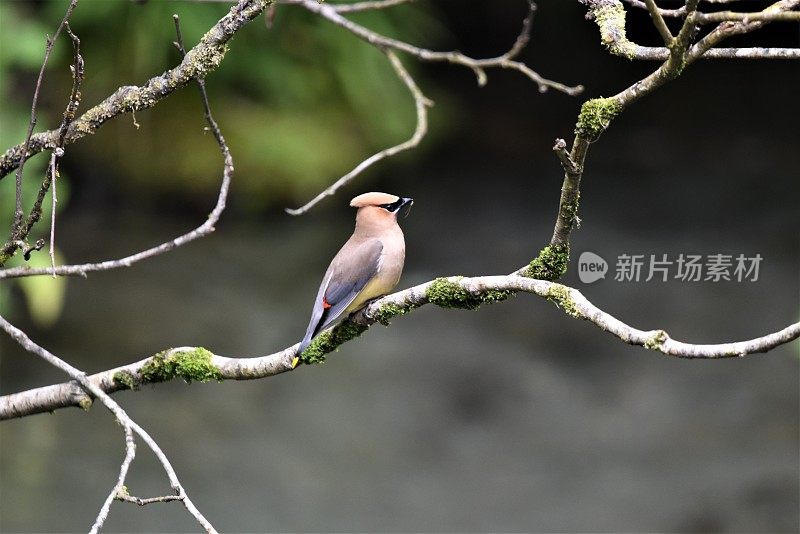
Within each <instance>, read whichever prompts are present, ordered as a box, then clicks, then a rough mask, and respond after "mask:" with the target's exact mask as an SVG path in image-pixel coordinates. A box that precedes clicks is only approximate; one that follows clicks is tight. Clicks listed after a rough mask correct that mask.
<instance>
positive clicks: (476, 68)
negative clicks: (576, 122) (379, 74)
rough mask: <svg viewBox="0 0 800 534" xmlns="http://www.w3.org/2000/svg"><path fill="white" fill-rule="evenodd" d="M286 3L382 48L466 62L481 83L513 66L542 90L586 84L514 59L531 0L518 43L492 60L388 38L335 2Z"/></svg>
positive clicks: (304, 0) (571, 91)
mask: <svg viewBox="0 0 800 534" xmlns="http://www.w3.org/2000/svg"><path fill="white" fill-rule="evenodd" d="M286 3H288V4H299V5H301V6H303V7H304V8H306V9H307V10H309V11H311V12H312V13H316V14H317V15H320V16H321V17H322V18H324V19H327V20H329V21H330V22H332V23H334V24H336V25H337V26H341V27H342V28H344V29H346V30H348V31H349V32H351V33H353V34H354V35H356V36H357V37H359V38H360V39H362V40H364V41H366V42H368V43H370V44H371V45H374V46H377V47H379V48H393V49H395V50H399V51H401V52H405V53H407V54H411V55H412V56H414V57H416V58H418V59H420V60H422V61H430V62H445V63H452V64H454V65H462V66H464V67H467V68H470V69H472V70H473V72H475V75H476V76H477V78H478V84H479V85H485V84H486V72H485V69H488V68H502V69H512V70H516V71H519V72H521V73H523V74H524V75H525V76H527V77H528V78H530V79H531V80H532V81H533V82H534V83H536V84H537V85H538V86H539V90H540V91H542V92H544V91H547V90H548V89H555V90H557V91H561V92H563V93H566V94H568V95H576V94H579V93H580V92H581V91H582V90H583V87H582V86H580V85H578V86H575V87H569V86H566V85H564V84H562V83H559V82H555V81H552V80H548V79H546V78H543V77H541V76H540V75H539V74H537V73H536V72H534V71H533V70H531V69H530V68H529V67H528V66H527V65H525V64H524V63H521V62H519V61H515V60H514V58H515V57H516V56H517V55H518V54H519V52H520V51H521V50H522V47H521V46H518V44H519V43H521V42H522V43H526V42H527V40H528V34H529V32H530V25H531V23H530V17H531V16H532V13H533V12H534V11H535V5H534V4H533V3H529V6H530V10H529V13H528V17H526V19H525V22H524V23H523V30H522V32H521V34H520V36H519V37H518V38H517V40H516V41H515V43H514V46H513V47H512V48H511V49H510V50H509V51H508V52H506V53H505V54H503V55H500V56H497V57H494V58H488V59H474V58H471V57H469V56H465V55H464V54H462V53H460V52H435V51H433V50H428V49H425V48H420V47H417V46H414V45H410V44H408V43H406V42H404V41H399V40H397V39H392V38H390V37H385V36H383V35H380V34H378V33H375V32H373V31H372V30H369V29H367V28H365V27H364V26H361V25H359V24H356V23H355V22H353V21H351V20H349V19H346V18H344V17H343V16H341V15H340V14H339V13H338V12H337V11H336V10H335V9H334V8H333V7H332V6H331V5H329V4H323V3H319V2H317V1H316V0H288V1H287V2H286Z"/></svg>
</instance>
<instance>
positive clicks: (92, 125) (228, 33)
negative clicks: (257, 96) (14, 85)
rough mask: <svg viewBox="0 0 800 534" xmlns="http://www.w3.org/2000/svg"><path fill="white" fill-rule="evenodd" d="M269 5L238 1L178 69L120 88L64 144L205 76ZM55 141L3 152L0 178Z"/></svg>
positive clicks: (38, 139)
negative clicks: (232, 42)
mask: <svg viewBox="0 0 800 534" xmlns="http://www.w3.org/2000/svg"><path fill="white" fill-rule="evenodd" d="M271 2H272V0H239V2H237V3H236V5H234V6H233V7H232V8H231V10H230V12H229V13H228V14H227V15H225V16H224V17H222V18H221V19H220V20H219V22H217V23H216V24H215V25H214V26H213V27H212V28H211V29H210V30H209V31H208V32H207V33H206V34H205V35H204V36H203V37H202V38H201V39H200V42H199V43H198V44H197V45H195V47H194V48H192V49H191V50H189V52H188V53H187V54H186V56H185V57H184V58H183V61H181V63H180V64H179V65H178V66H177V67H175V68H173V69H170V70H167V71H165V72H164V73H162V74H161V75H160V76H156V77H154V78H151V79H150V80H148V81H147V83H145V84H144V85H141V86H124V87H120V88H119V89H117V90H116V91H115V92H114V94H112V95H111V96H109V97H108V98H106V99H105V100H104V101H103V102H101V103H100V104H98V105H96V106H95V107H93V108H91V109H89V110H88V111H86V112H85V113H84V114H83V115H81V116H80V117H79V118H77V119H76V120H75V122H73V123H72V124H71V125H70V127H69V129H68V131H67V135H66V137H65V141H66V143H67V144H69V143H73V142H75V141H77V140H78V139H81V138H82V137H84V136H86V135H90V134H93V133H95V132H96V131H97V129H98V128H100V127H101V126H102V125H103V124H105V123H106V122H107V121H108V120H110V119H112V118H114V117H116V116H118V115H121V114H123V113H130V112H134V111H139V110H141V109H147V108H151V107H153V106H155V105H156V104H157V103H158V102H160V101H161V100H163V99H164V98H166V97H167V96H169V95H170V94H172V93H173V92H174V91H175V90H177V89H180V88H181V87H183V86H185V85H187V84H188V83H189V82H192V81H194V80H196V79H198V78H205V77H206V76H208V75H209V74H210V73H211V72H213V71H214V70H215V69H216V68H217V67H218V66H219V65H220V63H221V62H222V60H223V58H224V57H225V53H226V52H227V43H228V41H230V39H231V37H233V35H234V34H235V33H236V32H237V31H239V30H240V29H241V28H243V27H244V26H245V25H246V24H247V23H248V22H250V21H251V20H253V19H254V18H256V17H257V16H258V15H259V14H261V13H262V12H263V11H264V10H265V9H266V7H267V6H268V5H270V4H271ZM57 139H58V131H57V130H50V131H47V132H42V133H38V134H35V135H33V136H32V137H31V141H30V144H29V146H28V147H27V148H26V146H25V143H23V144H20V145H17V146H14V147H11V148H9V149H8V150H6V152H5V153H4V154H3V155H2V156H0V179H2V177H3V176H5V175H7V174H8V173H9V172H11V171H12V170H14V169H15V168H18V166H19V165H20V163H21V162H22V161H23V160H26V159H28V158H30V157H31V156H33V155H35V154H38V153H39V152H41V151H42V150H45V149H51V148H54V147H55V146H56V141H57ZM23 154H24V157H23Z"/></svg>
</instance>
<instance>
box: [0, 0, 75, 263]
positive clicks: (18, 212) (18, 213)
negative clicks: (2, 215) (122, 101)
mask: <svg viewBox="0 0 800 534" xmlns="http://www.w3.org/2000/svg"><path fill="white" fill-rule="evenodd" d="M77 4H78V0H71V1H70V3H69V5H68V6H67V11H66V12H65V13H64V18H63V19H61V23H60V24H59V25H58V28H56V32H55V33H54V34H53V37H52V38H50V37H49V36H48V37H47V44H46V45H45V49H44V59H43V60H42V66H41V68H40V69H39V76H38V77H37V78H36V87H35V88H34V90H33V102H32V103H31V119H30V122H29V123H28V132H27V134H26V135H25V142H24V143H23V144H22V147H21V153H22V154H23V158H22V161H21V162H20V164H19V166H18V167H17V174H16V185H15V199H14V200H15V202H14V223H13V225H12V227H11V237H10V238H9V242H17V241H21V240H24V239H25V237H24V236H22V235H21V230H22V221H23V217H24V216H25V214H24V212H23V211H22V172H23V167H24V160H25V159H27V158H28V157H30V156H29V155H28V152H29V151H30V146H31V137H32V136H33V129H34V128H35V127H36V114H37V108H38V106H39V93H40V92H41V89H42V80H43V79H44V71H45V68H46V67H47V62H48V61H49V60H50V54H51V53H52V51H53V46H54V44H55V42H56V39H58V36H59V35H60V34H61V30H62V29H64V27H65V26H66V24H67V21H68V20H69V17H70V16H71V15H72V11H73V10H74V9H75V6H76V5H77ZM9 252H10V253H11V254H13V253H14V248H12V249H11V250H10V251H8V250H7V246H4V247H3V250H0V260H2V261H0V266H2V265H3V264H4V263H5V258H6V256H7V255H8V254H9Z"/></svg>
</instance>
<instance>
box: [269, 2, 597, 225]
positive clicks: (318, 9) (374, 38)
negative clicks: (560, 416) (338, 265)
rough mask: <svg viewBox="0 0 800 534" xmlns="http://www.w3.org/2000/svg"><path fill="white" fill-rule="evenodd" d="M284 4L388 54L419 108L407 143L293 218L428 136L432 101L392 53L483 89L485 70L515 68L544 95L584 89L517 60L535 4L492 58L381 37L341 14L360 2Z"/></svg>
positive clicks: (354, 172) (362, 167) (348, 176)
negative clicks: (438, 66) (470, 76)
mask: <svg viewBox="0 0 800 534" xmlns="http://www.w3.org/2000/svg"><path fill="white" fill-rule="evenodd" d="M284 3H287V4H298V5H301V6H303V7H304V8H306V9H308V10H309V11H311V12H313V13H316V14H318V15H320V16H322V17H323V18H325V19H327V20H329V21H331V22H332V23H334V24H336V25H337V26H341V27H342V28H344V29H346V30H348V31H350V32H351V33H353V34H354V35H356V36H357V37H359V38H361V39H363V40H364V41H366V42H368V43H370V44H372V45H374V46H376V47H377V48H379V49H380V50H381V51H383V52H384V53H385V54H387V56H388V57H389V60H390V61H391V62H392V66H393V67H394V69H395V72H396V73H397V75H398V76H399V77H400V79H402V80H403V82H404V83H405V84H406V87H408V89H409V91H411V94H412V95H413V96H414V100H415V103H416V108H417V127H416V129H415V131H414V134H413V135H412V137H411V138H410V139H409V140H408V141H406V142H404V143H401V144H399V145H396V146H393V147H391V148H388V149H385V150H382V151H381V152H378V153H376V154H374V155H372V156H370V157H369V158H367V159H366V160H364V161H362V162H361V163H360V164H359V165H358V166H356V167H355V168H354V169H353V170H352V171H350V172H349V173H348V174H346V175H344V176H342V177H341V178H339V179H338V180H337V181H336V182H335V183H334V184H333V185H331V186H330V187H328V188H327V189H325V190H324V191H322V192H321V193H319V194H318V195H317V196H315V197H314V198H313V199H312V200H311V201H309V202H307V203H306V204H304V205H303V206H301V207H299V208H296V209H291V208H287V209H286V212H287V213H289V214H290V215H302V214H303V213H306V212H307V211H308V210H310V209H311V208H312V207H314V206H315V205H316V204H317V203H319V202H320V201H321V200H323V199H324V198H326V197H329V196H332V195H334V194H335V193H336V191H338V190H339V189H340V188H341V187H343V186H344V185H346V184H348V183H349V182H350V181H352V180H353V178H355V177H356V176H358V175H359V174H361V172H363V171H364V170H365V169H367V168H368V167H370V166H371V165H373V164H374V163H376V162H378V161H380V160H382V159H384V158H386V157H389V156H392V155H394V154H396V153H398V152H401V151H403V150H408V149H410V148H414V147H416V146H417V145H418V144H419V142H420V141H421V139H422V138H423V137H424V135H425V133H426V132H427V112H426V109H425V108H426V106H430V105H431V102H430V101H429V100H428V99H427V98H425V96H424V95H423V94H422V92H421V91H420V90H419V88H418V87H417V85H416V83H415V82H414V80H413V79H412V78H411V76H410V75H409V73H408V71H406V70H405V68H404V67H403V66H402V64H401V63H400V61H399V59H398V58H397V57H396V56H395V55H394V52H393V50H398V51H402V52H406V53H408V54H411V55H413V56H414V57H416V58H418V59H421V60H423V61H434V62H435V61H443V62H448V63H453V64H457V65H462V66H465V67H468V68H470V69H472V71H473V72H474V73H475V75H476V76H477V79H478V85H480V86H483V85H485V84H486V82H487V77H486V69H487V68H494V67H496V68H504V69H513V70H517V71H519V72H521V73H523V74H524V75H525V76H527V77H528V78H530V79H531V80H532V81H533V82H535V83H536V84H537V85H538V86H539V90H540V91H541V92H544V91H546V90H547V89H548V88H554V89H556V90H559V91H562V92H565V93H567V94H569V95H576V94H578V93H580V92H581V91H582V90H583V87H582V86H576V87H567V86H565V85H563V84H560V83H558V82H553V81H551V80H547V79H545V78H542V77H541V76H540V75H539V74H537V73H536V72H534V71H533V70H532V69H530V68H529V67H528V66H527V65H525V64H524V63H521V62H519V61H515V60H514V58H516V57H517V56H518V55H519V54H520V53H521V52H522V50H523V49H524V48H525V46H527V44H528V41H529V40H530V32H531V27H532V24H533V15H534V13H535V12H536V5H535V4H534V3H533V2H528V7H529V9H528V14H527V16H526V17H525V19H524V20H523V22H522V30H521V31H520V33H519V35H518V36H517V39H516V40H515V41H514V44H513V45H512V46H511V48H510V49H509V50H508V51H507V52H506V53H505V54H503V55H501V56H498V57H495V58H490V59H473V58H470V57H468V56H465V55H463V54H461V53H460V52H434V51H431V50H427V49H424V48H418V47H416V46H413V45H410V44H408V43H406V42H403V41H398V40H396V39H391V38H389V37H385V36H383V35H380V34H378V33H376V32H373V31H372V30H369V29H367V28H365V27H364V26H361V25H359V24H356V23H355V22H352V21H351V20H349V19H346V18H344V17H342V16H341V15H340V13H342V12H349V11H348V10H346V9H344V10H343V9H339V8H340V7H342V6H345V5H348V6H350V5H352V6H357V5H361V4H360V3H359V4H333V5H331V4H321V3H319V2H316V1H315V0H286V1H285V2H284ZM364 4H373V3H372V2H365V3H364Z"/></svg>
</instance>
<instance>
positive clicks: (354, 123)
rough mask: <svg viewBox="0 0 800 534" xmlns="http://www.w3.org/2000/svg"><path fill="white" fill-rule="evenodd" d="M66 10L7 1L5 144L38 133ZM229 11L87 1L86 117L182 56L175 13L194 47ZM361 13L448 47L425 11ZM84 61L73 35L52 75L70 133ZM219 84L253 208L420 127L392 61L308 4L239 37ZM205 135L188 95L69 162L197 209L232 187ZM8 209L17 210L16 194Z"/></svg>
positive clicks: (337, 171) (394, 31)
mask: <svg viewBox="0 0 800 534" xmlns="http://www.w3.org/2000/svg"><path fill="white" fill-rule="evenodd" d="M66 5H67V1H66V0H46V1H44V2H19V1H10V0H0V93H1V94H2V99H3V105H2V106H0V145H2V147H3V149H5V148H7V147H9V146H11V145H13V144H16V143H19V142H20V141H21V140H22V139H23V138H24V132H25V128H26V126H27V120H28V112H29V109H28V108H29V106H30V98H31V95H32V87H33V85H34V81H35V76H36V72H37V70H38V68H39V66H40V64H41V60H42V55H43V49H44V39H45V37H44V36H45V34H47V33H51V34H52V32H53V31H54V30H55V28H56V26H57V25H58V22H59V20H60V19H61V17H62V16H63V13H64V11H65V8H66ZM229 9H230V3H225V2H196V1H166V0H161V1H158V0H150V1H149V2H133V1H130V0H102V1H98V0H82V1H80V2H79V3H78V6H77V8H76V10H75V12H74V13H73V15H72V18H71V20H70V24H71V26H72V28H73V30H74V31H75V33H76V34H77V35H78V36H79V37H80V39H81V43H82V44H81V48H82V53H83V56H84V59H85V61H86V79H85V81H84V84H83V90H82V93H83V99H82V103H81V108H80V110H79V111H80V112H83V111H85V110H86V109H88V108H89V107H91V106H93V105H95V104H96V103H98V102H99V101H101V100H102V99H103V98H105V97H106V96H108V95H109V94H111V93H112V92H113V91H114V90H115V89H116V88H117V87H119V86H122V85H131V84H137V85H138V84H141V83H143V82H144V81H146V80H147V79H148V78H150V77H152V76H156V75H159V74H161V73H162V72H163V71H164V70H166V69H168V68H170V67H172V66H174V65H176V64H177V63H178V62H179V60H180V58H179V54H178V52H177V50H176V49H175V47H174V46H173V45H172V42H173V41H174V39H175V35H174V26H173V21H172V14H173V13H177V14H178V15H179V16H180V20H181V27H182V31H183V36H184V39H185V44H186V46H187V48H189V47H191V46H193V45H194V44H195V43H196V42H197V41H198V40H199V38H200V37H201V36H202V35H203V33H205V32H206V31H207V30H208V29H209V28H210V27H211V26H212V25H213V24H214V23H215V22H216V21H217V20H219V18H221V17H222V16H223V15H224V14H225V13H227V11H228V10H229ZM352 18H353V20H356V21H357V22H359V23H361V24H364V25H366V26H368V27H370V28H372V29H374V30H376V31H378V32H381V33H383V34H385V35H388V36H392V37H397V38H401V39H405V40H408V41H410V42H414V43H419V44H424V45H426V46H435V45H436V41H437V39H438V37H439V36H441V35H442V34H443V30H442V28H441V27H440V26H439V24H438V23H437V22H436V20H435V16H434V15H433V14H432V13H431V12H430V11H428V10H426V7H425V6H424V4H421V3H420V4H413V5H409V6H400V7H397V8H393V9H385V10H380V11H376V12H371V13H363V14H354V15H352ZM70 61H71V47H70V46H69V41H68V40H67V39H66V37H62V38H61V39H60V40H59V42H58V43H57V46H56V49H55V51H54V55H53V57H52V59H51V61H50V64H49V65H48V70H47V72H46V76H45V83H44V86H43V93H42V104H41V109H40V120H39V127H38V128H37V129H39V130H41V129H45V128H48V129H49V128H55V127H57V126H58V123H59V121H60V114H61V112H62V111H63V107H64V105H65V103H66V98H67V95H68V91H69V85H70V74H69V68H68V65H69V63H70ZM405 63H406V64H407V67H408V68H410V69H411V70H412V71H413V70H414V68H415V67H416V64H415V63H416V61H415V60H411V59H405ZM207 84H208V91H209V95H210V99H211V105H212V109H213V111H214V114H215V116H216V118H217V120H218V122H219V123H220V126H221V128H222V130H223V133H224V135H225V136H226V139H227V141H228V144H229V146H230V148H231V151H232V153H233V155H234V159H235V162H236V170H237V172H236V177H235V184H234V188H233V191H232V195H233V197H234V200H235V201H237V202H238V205H239V206H241V207H244V208H245V209H249V210H254V211H258V210H262V209H264V208H265V207H267V206H269V205H270V203H275V202H279V203H281V204H285V203H286V202H292V201H298V200H305V199H308V198H310V197H311V196H313V194H316V192H318V190H319V189H320V188H321V187H323V186H325V185H327V184H328V183H330V182H332V181H333V180H335V179H336V178H338V177H339V176H341V175H342V174H344V173H346V172H347V171H349V170H350V169H351V168H352V167H353V166H354V165H356V164H357V163H358V162H359V161H361V160H362V159H364V158H365V157H367V156H369V155H370V154H371V153H372V152H374V151H376V150H380V149H382V148H385V147H387V146H390V145H392V144H396V143H398V142H401V141H403V140H405V139H406V138H407V137H408V136H410V134H411V132H412V131H413V129H414V122H415V113H414V104H413V100H412V98H411V96H410V95H409V94H408V91H407V89H406V88H405V86H404V85H403V84H402V82H401V81H400V80H399V79H398V78H397V76H396V75H395V73H394V71H393V70H392V68H391V66H390V65H389V63H388V61H387V60H386V58H385V56H384V55H383V54H382V53H381V52H380V51H378V50H377V49H375V48H374V47H372V46H370V45H368V44H366V43H363V42H362V41H360V40H359V39H357V38H356V37H354V36H353V35H352V34H350V33H349V32H346V31H344V30H342V29H341V28H338V27H336V26H334V25H332V24H330V23H329V22H327V21H325V20H323V19H320V18H319V17H317V16H315V15H313V14H311V13H308V12H307V11H305V10H303V9H302V8H301V7H298V6H279V7H278V8H277V12H276V16H275V18H274V21H273V24H272V28H271V29H269V28H268V27H267V24H266V17H265V16H262V17H260V18H259V19H257V20H255V21H253V22H251V23H250V24H249V25H248V26H246V27H245V28H243V29H242V30H241V31H240V32H239V33H237V35H236V36H235V37H234V39H233V40H232V42H231V44H230V51H229V52H228V54H227V56H226V57H225V60H224V61H223V63H222V65H221V66H220V68H219V69H218V70H217V71H216V72H214V73H213V74H212V75H211V76H209V78H208V80H207ZM428 89H430V88H428ZM437 111H439V110H437ZM137 124H138V126H137ZM204 127H205V122H204V120H203V116H202V110H201V107H200V103H199V100H198V96H197V91H196V90H195V89H194V88H193V87H187V88H184V89H182V90H180V91H179V92H178V93H176V94H173V95H171V96H170V97H168V98H167V99H165V100H163V101H162V102H161V103H159V104H158V105H157V106H156V107H155V108H153V109H150V110H146V111H141V112H139V113H137V114H136V116H135V117H131V116H130V115H127V116H122V117H118V118H116V119H114V120H112V121H111V122H110V123H108V124H106V125H105V126H103V128H102V129H101V130H100V132H99V133H98V134H97V135H95V136H93V137H92V138H91V139H84V140H82V141H80V142H79V143H76V144H75V145H72V146H70V147H69V149H68V150H67V156H66V158H67V159H69V162H68V163H66V162H65V165H69V168H71V169H73V175H75V176H74V177H75V178H76V179H81V178H82V177H81V176H78V174H83V173H84V172H86V173H88V174H89V175H91V176H92V178H94V179H100V180H104V181H105V182H106V183H107V184H106V185H107V186H108V187H110V188H111V189H112V190H113V191H116V192H118V193H120V194H121V195H123V196H125V198H130V197H138V198H145V199H147V198H152V197H153V196H166V197H168V198H176V197H177V195H178V194H179V195H180V198H181V199H182V200H183V201H188V202H192V198H191V197H192V195H197V196H198V197H202V199H207V197H208V195H209V194H213V192H214V191H215V190H216V188H217V186H218V183H219V179H220V174H221V157H220V154H219V150H218V149H217V147H216V145H215V143H214V141H213V138H212V137H211V136H210V135H204V134H203V128H204ZM37 159H43V158H42V157H40V158H35V159H34V160H32V161H31V162H30V164H29V166H27V167H26V175H27V176H29V177H30V180H31V181H33V178H32V177H33V176H39V175H40V173H41V172H42V170H43V163H38V162H37V163H34V162H35V161H36V160H37ZM37 165H38V166H37ZM76 170H77V172H76ZM84 170H85V171H84ZM370 172H375V171H370ZM10 181H11V180H8V179H3V180H2V186H3V188H2V193H3V194H2V196H1V197H0V199H7V186H8V185H9V184H8V182H10ZM29 185H32V186H35V185H36V184H29ZM26 198H30V196H28V195H26ZM203 203H204V204H205V202H204V201H203ZM0 209H2V210H3V212H4V213H6V212H7V210H8V206H7V200H3V201H2V203H0Z"/></svg>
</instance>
